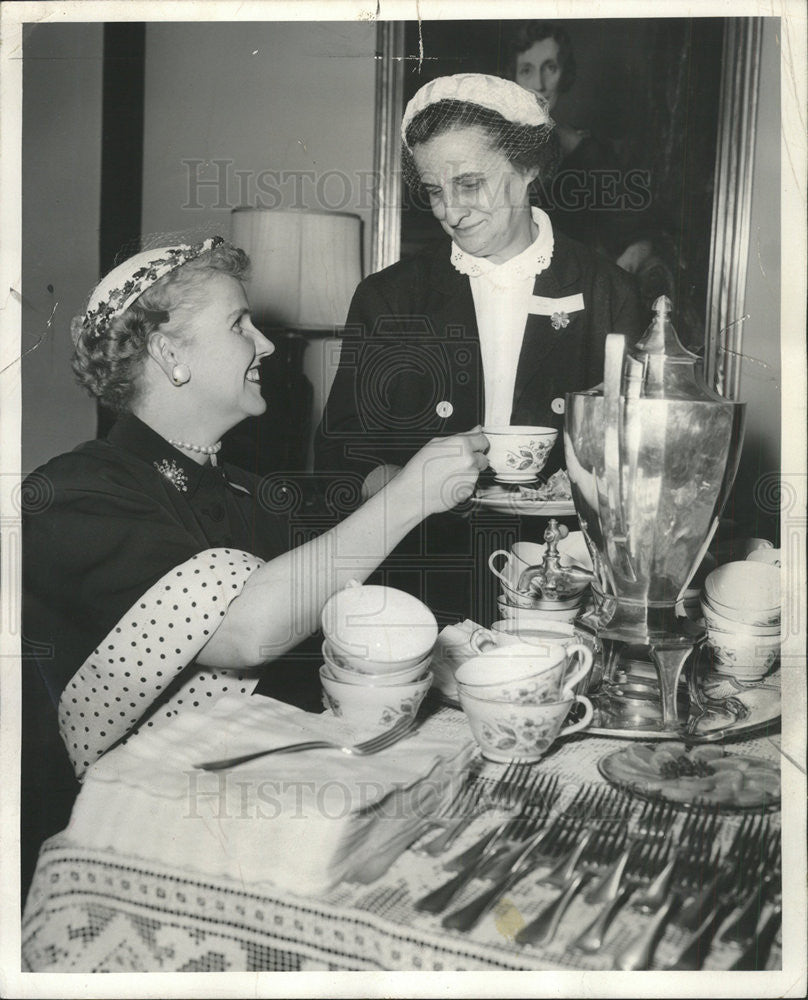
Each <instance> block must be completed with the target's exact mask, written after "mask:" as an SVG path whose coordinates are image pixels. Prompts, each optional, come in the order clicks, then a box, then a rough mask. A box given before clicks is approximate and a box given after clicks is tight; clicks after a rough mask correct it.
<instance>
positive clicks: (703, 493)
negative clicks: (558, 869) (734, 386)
mask: <svg viewBox="0 0 808 1000" xmlns="http://www.w3.org/2000/svg"><path fill="white" fill-rule="evenodd" d="M653 308H654V317H653V320H652V322H651V324H650V326H649V327H648V329H647V330H646V332H645V334H644V336H643V337H642V339H641V340H640V341H639V342H638V343H637V344H636V345H634V346H631V347H628V348H626V340H625V337H623V336H621V335H618V334H609V336H608V337H607V339H606V356H605V365H604V380H603V383H602V385H599V386H597V387H596V388H594V389H591V390H588V391H586V392H573V393H569V394H568V395H567V403H566V418H565V428H564V449H565V453H566V462H567V471H568V473H569V477H570V481H571V483H572V495H573V500H574V502H575V508H576V510H577V513H578V518H579V520H580V524H581V529H582V531H583V533H584V536H585V538H586V541H587V545H588V547H589V550H590V553H591V555H592V560H593V564H594V573H593V580H592V593H593V598H594V610H593V611H592V612H591V613H590V615H589V616H588V621H585V620H582V622H581V624H582V625H584V626H586V625H588V626H589V627H590V628H591V629H592V630H593V631H594V632H595V634H596V636H597V637H598V639H599V640H600V641H601V643H602V647H603V666H602V675H601V677H600V685H599V688H598V690H597V691H596V692H595V694H594V698H595V700H596V703H597V708H598V713H599V718H598V719H597V720H596V723H595V724H596V725H599V726H601V727H602V728H604V729H607V730H609V731H614V732H616V733H621V732H625V733H626V734H627V735H628V734H629V733H634V734H637V733H638V732H642V733H647V734H648V735H652V734H653V733H654V732H659V733H660V734H661V735H664V733H668V732H670V731H681V730H682V728H683V725H684V722H685V719H686V717H687V701H686V696H685V703H684V704H681V701H680V700H678V698H677V695H679V696H681V691H679V678H680V675H681V672H682V668H683V667H684V665H685V663H686V661H687V659H688V657H689V656H690V655H691V653H692V652H693V650H694V648H695V647H697V646H698V645H699V644H700V643H701V642H702V641H703V638H704V633H703V630H701V629H700V628H699V627H698V626H697V625H696V624H695V623H694V622H692V621H690V620H689V619H686V618H684V617H680V616H679V615H677V611H676V605H677V602H679V601H680V599H681V598H682V595H683V593H684V591H685V589H686V588H687V586H688V584H689V582H690V580H691V579H692V578H693V575H694V573H695V572H696V570H697V569H698V567H699V565H700V563H701V561H702V559H703V557H704V555H705V552H706V550H707V547H708V546H709V544H710V542H711V540H712V538H713V535H714V533H715V530H716V528H717V526H718V519H719V515H720V514H721V511H722V508H723V507H724V504H725V502H726V500H727V496H728V494H729V491H730V489H731V487H732V483H733V481H734V478H735V473H736V471H737V468H738V460H739V457H740V451H741V443H742V439H743V429H744V419H745V404H742V403H734V402H731V401H729V400H727V399H725V398H724V397H722V396H720V395H718V394H717V393H716V392H714V391H713V390H712V389H711V388H710V387H709V386H708V385H707V383H706V382H705V380H704V378H703V376H702V374H701V371H700V369H699V367H698V363H699V358H698V357H697V356H696V355H695V354H693V353H691V352H690V351H688V350H687V349H686V348H685V347H683V345H682V343H681V342H680V340H679V338H678V336H677V334H676V331H675V330H674V328H673V326H672V324H671V320H670V312H671V303H670V300H669V299H668V298H667V297H665V296H661V297H660V298H658V299H657V300H656V302H655V303H654V307H653ZM596 686H597V684H596Z"/></svg>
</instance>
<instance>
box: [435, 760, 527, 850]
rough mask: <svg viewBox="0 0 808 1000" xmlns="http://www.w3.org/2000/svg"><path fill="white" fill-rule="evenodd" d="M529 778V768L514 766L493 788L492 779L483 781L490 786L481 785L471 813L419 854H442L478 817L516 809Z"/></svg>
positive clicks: (511, 765) (515, 764) (509, 767)
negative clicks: (491, 812)
mask: <svg viewBox="0 0 808 1000" xmlns="http://www.w3.org/2000/svg"><path fill="white" fill-rule="evenodd" d="M529 775H530V765H529V764H517V763H511V764H509V765H508V767H507V768H506V769H505V771H503V772H502V774H501V775H500V777H499V778H497V780H496V781H495V782H493V784H491V783H490V781H489V780H488V779H485V778H481V779H480V782H481V783H482V782H486V783H485V784H481V790H480V794H479V795H478V796H476V797H475V798H474V799H473V801H472V802H471V803H470V805H471V808H470V809H469V811H468V812H466V813H465V814H464V815H461V816H460V817H459V818H458V819H457V820H456V821H455V822H454V823H453V824H452V825H451V826H449V827H448V828H447V829H446V830H444V831H443V832H442V833H439V834H438V835H437V837H434V838H433V839H432V840H430V841H429V843H427V844H424V846H423V847H419V849H418V850H419V853H421V852H423V853H424V854H428V855H429V856H430V857H435V856H436V855H438V854H442V853H443V852H444V851H445V850H446V849H447V848H448V847H450V846H451V845H452V844H453V843H454V842H455V840H457V838H458V837H459V836H460V834H461V833H462V832H463V831H464V830H465V829H466V828H467V827H468V826H470V825H471V823H472V822H473V821H474V820H475V819H476V818H477V817H478V816H481V815H482V814H483V813H484V812H487V811H488V810H491V809H516V808H517V807H518V806H519V804H520V803H521V801H522V796H523V794H524V789H525V786H526V784H527V779H528V777H529Z"/></svg>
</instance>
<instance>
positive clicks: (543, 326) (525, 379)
mask: <svg viewBox="0 0 808 1000" xmlns="http://www.w3.org/2000/svg"><path fill="white" fill-rule="evenodd" d="M580 279H581V266H580V262H579V261H578V259H577V257H576V255H575V254H574V253H571V252H570V249H569V248H568V246H567V245H566V240H563V239H558V237H557V238H556V245H555V249H554V251H553V260H552V264H551V266H550V267H548V268H547V269H546V270H545V271H542V273H541V274H537V275H536V281H535V283H534V285H533V294H534V295H540V296H542V297H543V298H548V299H560V298H564V297H566V296H568V295H573V294H575V293H576V292H579V291H580V290H581V284H580ZM581 322H584V314H583V311H581V312H580V313H570V314H569V324H570V325H569V326H567V327H559V329H558V330H556V329H554V328H553V324H552V317H551V316H538V315H536V314H535V313H530V312H529V313H528V316H527V320H526V322H525V333H524V337H523V338H522V350H521V351H520V353H519V364H518V366H517V369H516V384H515V386H514V394H513V409H514V410H517V409H518V408H519V404H520V401H521V397H522V394H523V393H524V392H525V390H526V389H527V388H528V387H529V386H530V384H531V382H532V381H533V380H534V379H535V378H536V377H537V376H538V375H540V374H541V370H542V367H543V363H544V361H545V360H546V359H547V357H548V356H549V355H550V354H552V352H553V351H554V350H555V349H556V348H557V347H559V346H560V345H561V344H562V343H563V341H564V340H565V338H568V337H569V334H570V327H571V326H572V325H573V324H578V323H581Z"/></svg>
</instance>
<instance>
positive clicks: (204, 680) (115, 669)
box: [59, 549, 263, 778]
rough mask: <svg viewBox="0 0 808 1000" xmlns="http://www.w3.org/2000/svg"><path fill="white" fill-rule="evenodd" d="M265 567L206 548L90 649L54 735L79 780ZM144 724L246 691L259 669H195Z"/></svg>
mask: <svg viewBox="0 0 808 1000" xmlns="http://www.w3.org/2000/svg"><path fill="white" fill-rule="evenodd" d="M261 565H263V563H262V562H261V560H260V559H257V558H256V557H255V556H252V555H250V554H249V553H247V552H242V551H240V550H237V549H207V550H206V551H204V552H200V553H198V554H197V555H195V556H193V558H191V559H189V560H188V561H187V562H185V563H182V565H180V566H177V567H176V568H175V569H173V570H172V571H171V572H170V573H167V574H166V575H165V576H164V577H163V578H162V579H160V580H158V582H157V583H156V584H154V586H153V587H151V589H150V590H148V591H147V592H146V593H145V594H144V595H143V596H142V597H141V598H140V600H139V601H138V602H137V603H136V604H134V605H133V606H132V607H131V608H130V609H129V611H128V612H127V613H126V614H125V615H124V616H123V618H121V619H120V621H119V622H118V624H117V625H116V626H115V627H114V628H113V629H112V631H111V632H110V633H109V634H108V635H107V636H106V637H105V638H104V640H103V641H102V642H101V643H100V644H99V646H98V647H97V648H96V649H95V650H93V652H92V653H91V654H90V656H89V657H88V658H87V659H86V660H85V661H84V663H83V664H82V665H81V667H80V668H79V669H78V671H77V672H76V673H75V674H74V676H73V677H72V678H71V680H70V682H69V683H68V685H67V687H66V688H65V689H64V691H63V692H62V696H61V699H60V701H59V730H60V732H61V734H62V739H63V740H64V742H65V745H66V747H67V751H68V754H69V755H70V759H71V761H72V764H73V768H74V770H75V772H76V774H77V776H78V777H79V778H81V777H82V776H83V775H84V772H85V771H86V770H87V768H88V767H89V766H90V764H92V763H93V762H94V761H96V760H97V759H98V758H99V757H100V756H101V755H102V754H103V753H105V752H106V751H107V750H108V749H109V748H110V747H111V746H113V745H114V744H115V743H117V742H118V741H119V740H121V739H122V738H123V737H125V736H127V735H128V734H130V733H131V732H132V731H133V729H134V728H135V727H136V726H137V723H138V722H139V720H140V719H141V718H142V716H143V715H144V714H145V712H146V711H147V710H148V709H149V708H150V707H151V706H152V704H153V703H154V702H155V701H156V700H157V698H159V697H160V696H161V694H162V693H163V691H164V690H165V689H166V687H167V686H168V685H169V684H170V683H171V682H172V681H173V680H174V679H175V678H176V677H177V675H178V674H179V673H181V672H182V671H183V670H184V669H185V668H186V667H187V666H188V665H189V664H190V663H191V662H192V661H193V659H194V657H196V656H197V654H198V653H199V651H200V650H201V649H202V648H203V646H205V644H206V643H207V641H208V639H209V638H210V637H211V635H213V633H214V632H215V631H216V629H217V627H218V626H219V623H220V622H221V620H222V618H224V616H225V614H226V612H227V609H228V607H229V605H230V602H231V601H232V600H233V599H234V598H236V597H238V595H239V594H240V593H241V591H242V590H243V588H244V584H245V583H246V582H247V580H248V579H249V578H250V576H251V575H252V574H253V573H254V572H255V570H256V569H258V567H259V566H261ZM188 673H189V676H188V680H187V681H186V682H185V683H184V684H183V685H182V687H180V688H179V689H178V690H177V691H176V692H175V693H174V694H173V695H172V697H171V698H170V699H169V700H168V701H167V702H166V703H165V704H164V705H162V706H161V707H160V710H159V712H158V713H155V714H154V715H153V716H152V717H151V718H150V719H149V720H148V722H146V725H147V726H150V725H152V724H153V723H154V722H155V721H156V720H157V719H158V718H164V717H168V716H171V715H177V714H179V712H180V711H183V712H185V711H189V710H190V711H193V709H194V708H198V707H200V706H201V705H203V704H205V705H210V704H211V703H212V702H213V701H215V700H216V699H217V698H218V697H220V696H221V695H225V694H238V693H247V692H249V691H251V690H252V688H253V687H254V686H255V684H256V683H257V681H258V677H259V673H260V668H253V669H241V670H234V669H225V668H212V667H201V666H200V667H197V669H196V670H194V671H189V672H188Z"/></svg>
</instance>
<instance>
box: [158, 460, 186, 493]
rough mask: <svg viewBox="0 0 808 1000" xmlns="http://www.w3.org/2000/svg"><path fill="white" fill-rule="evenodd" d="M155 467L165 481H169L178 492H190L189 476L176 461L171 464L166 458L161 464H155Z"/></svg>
mask: <svg viewBox="0 0 808 1000" xmlns="http://www.w3.org/2000/svg"><path fill="white" fill-rule="evenodd" d="M154 467H155V469H157V471H158V472H159V473H160V475H161V476H162V477H163V478H164V479H167V480H168V481H169V482H170V483H171V485H172V486H173V487H174V489H175V490H178V491H179V492H180V493H187V492H188V476H187V475H186V474H185V473H184V472H183V470H182V469H181V468H180V467H179V466H178V465H177V463H176V462H175V461H174V459H172V460H171V461H170V462H169V460H168V459H167V458H164V459H162V461H160V462H155V463H154Z"/></svg>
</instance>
